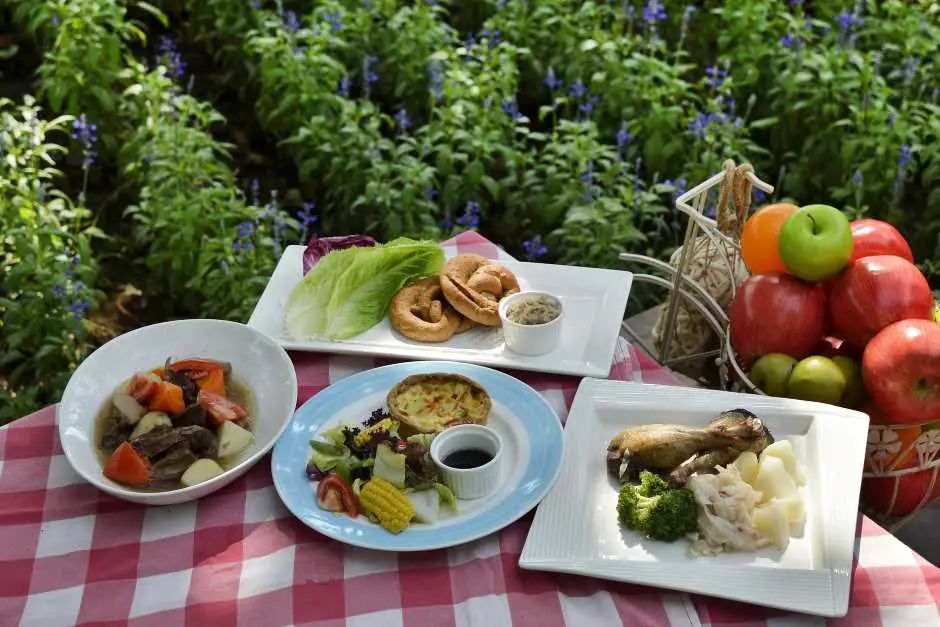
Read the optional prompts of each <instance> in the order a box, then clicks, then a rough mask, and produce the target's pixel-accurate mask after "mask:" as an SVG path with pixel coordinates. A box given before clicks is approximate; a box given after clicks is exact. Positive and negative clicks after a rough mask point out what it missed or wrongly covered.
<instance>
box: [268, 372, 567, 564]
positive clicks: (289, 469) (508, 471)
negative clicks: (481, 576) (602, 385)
mask: <svg viewBox="0 0 940 627" xmlns="http://www.w3.org/2000/svg"><path fill="white" fill-rule="evenodd" d="M430 372H447V373H454V374H460V375H463V376H466V377H469V378H471V379H473V380H474V381H476V382H477V383H479V384H480V385H482V386H483V387H484V388H485V389H486V391H487V392H488V393H489V395H490V397H491V398H492V400H493V410H492V413H491V414H490V419H489V422H488V425H489V426H490V427H491V428H493V429H494V430H496V431H497V432H498V433H499V435H500V436H502V439H503V447H504V448H503V451H504V452H503V454H504V455H505V458H504V459H503V462H502V477H501V481H500V484H499V488H498V489H497V490H496V491H495V492H494V493H493V494H491V495H490V496H488V497H486V498H483V499H475V500H471V501H458V503H457V505H458V507H457V509H458V511H457V513H456V514H444V513H443V510H442V518H441V519H440V520H439V521H438V522H437V523H435V524H433V525H422V524H413V525H411V526H409V527H408V528H407V529H405V530H404V531H402V532H401V533H400V534H398V535H395V534H391V533H389V532H388V531H386V530H385V529H383V528H381V527H380V526H378V525H376V524H373V523H371V522H370V521H369V520H367V519H366V518H365V517H363V516H360V517H359V518H356V519H351V518H349V517H348V516H342V515H338V514H334V513H332V512H327V511H324V510H322V509H320V507H319V506H318V505H317V503H316V494H315V486H316V484H315V483H313V482H311V481H310V480H309V479H307V477H306V475H305V473H304V469H305V467H306V465H307V460H308V459H309V457H310V440H311V439H313V438H314V437H316V434H317V433H319V432H320V431H321V430H324V429H328V428H330V427H332V426H333V425H335V424H337V423H339V422H361V421H362V420H364V419H365V418H367V417H368V416H369V414H371V413H372V411H373V410H375V409H377V408H379V407H385V396H386V394H388V391H389V390H390V389H391V388H392V387H394V385H395V384H396V383H398V382H399V381H401V380H402V379H404V378H405V377H407V376H409V375H412V374H421V373H430ZM564 446H565V445H564V436H563V434H562V427H561V422H560V421H559V420H558V416H556V415H555V412H554V410H552V408H551V406H550V405H549V404H548V403H547V402H546V401H545V400H544V399H543V398H542V397H541V396H540V395H539V394H538V392H536V391H535V390H533V389H532V388H531V387H529V386H528V385H526V384H525V383H522V382H521V381H519V380H518V379H516V378H514V377H511V376H509V375H508V374H504V373H502V372H499V371H497V370H492V369H490V368H485V367H483V366H476V365H472V364H462V363H455V362H448V361H421V362H409V363H402V364H393V365H390V366H384V367H381V368H376V369H374V370H369V371H366V372H362V373H359V374H356V375H353V376H351V377H348V378H346V379H343V380H342V381H340V382H338V383H335V384H333V385H331V386H329V387H328V388H326V389H325V390H323V391H322V392H320V393H319V394H317V395H316V396H314V397H313V398H311V399H310V400H308V401H307V402H306V403H304V404H303V406H301V407H300V409H298V410H297V412H296V413H295V414H294V417H293V418H292V419H291V423H290V425H289V426H288V427H287V431H286V432H285V433H284V435H283V436H282V437H281V439H280V440H278V443H277V444H276V445H275V447H274V455H273V458H272V461H271V469H272V472H273V474H274V486H275V488H276V489H277V493H278V495H279V496H280V497H281V500H282V501H284V504H285V505H286V506H287V508H288V509H289V510H290V511H291V513H293V514H294V515H295V516H296V517H297V518H299V519H300V520H301V521H302V522H303V523H304V524H306V525H307V526H308V527H310V528H312V529H315V530H316V531H319V532H320V533H322V534H324V535H326V536H329V537H331V538H334V539H336V540H339V541H340V542H345V543H347V544H352V545H355V546H360V547H364V548H368V549H377V550H381V551H425V550H431V549H441V548H445V547H449V546H455V545H458V544H463V543H465V542H470V541H472V540H476V539H478V538H482V537H483V536H486V535H489V534H491V533H493V532H495V531H499V530H500V529H502V528H503V527H505V526H507V525H509V524H511V523H513V522H514V521H516V520H518V519H519V518H521V517H522V516H523V515H524V514H526V513H527V512H528V511H530V510H531V509H532V508H533V507H535V506H536V505H537V504H538V503H539V501H541V500H542V498H543V497H544V496H545V495H546V494H547V493H548V490H549V489H550V488H551V487H552V484H554V482H555V479H556V478H557V477H558V471H559V470H560V469H561V462H562V458H563V456H564Z"/></svg>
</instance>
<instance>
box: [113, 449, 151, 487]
mask: <svg viewBox="0 0 940 627" xmlns="http://www.w3.org/2000/svg"><path fill="white" fill-rule="evenodd" d="M104 476H105V477H107V478H108V479H111V480H113V481H119V482H121V483H127V484H129V485H141V484H143V483H147V482H148V481H150V462H148V461H147V458H146V457H143V456H142V455H140V453H138V452H137V451H135V450H134V447H133V446H131V445H130V443H129V442H122V443H121V445H120V446H119V447H117V449H116V450H115V451H114V452H113V453H112V454H111V457H109V458H108V462H107V463H106V464H105V466H104Z"/></svg>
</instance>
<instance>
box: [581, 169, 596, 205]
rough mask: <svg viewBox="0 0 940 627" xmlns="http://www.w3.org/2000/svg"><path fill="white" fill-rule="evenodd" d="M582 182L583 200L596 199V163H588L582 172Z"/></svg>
mask: <svg viewBox="0 0 940 627" xmlns="http://www.w3.org/2000/svg"><path fill="white" fill-rule="evenodd" d="M579 178H580V179H581V182H582V183H584V192H583V193H582V194H581V200H582V201H583V202H591V201H592V200H594V164H593V163H588V165H587V169H586V170H585V171H584V172H582V173H581V175H580V177H579Z"/></svg>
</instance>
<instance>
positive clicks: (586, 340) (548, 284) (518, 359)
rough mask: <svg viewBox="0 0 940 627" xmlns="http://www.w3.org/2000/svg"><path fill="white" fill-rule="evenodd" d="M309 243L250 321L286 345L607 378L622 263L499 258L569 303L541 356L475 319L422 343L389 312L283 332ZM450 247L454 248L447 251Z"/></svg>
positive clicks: (286, 262)
mask: <svg viewBox="0 0 940 627" xmlns="http://www.w3.org/2000/svg"><path fill="white" fill-rule="evenodd" d="M445 250H447V249H445ZM303 251H304V247H303V246H288V247H287V250H285V251H284V254H283V256H282V257H281V260H280V262H278V264H277V268H275V269H274V274H273V275H272V276H271V280H270V281H269V282H268V285H267V287H265V289H264V293H263V294H262V295H261V299H260V300H259V301H258V304H257V305H256V306H255V310H254V312H252V314H251V318H250V319H249V320H248V326H250V327H252V328H255V329H257V330H259V331H261V332H263V333H265V334H267V335H269V336H270V337H272V338H274V339H275V340H276V341H277V342H278V343H279V344H280V345H281V346H283V347H284V348H286V349H288V350H300V351H314V352H328V353H344V354H350V355H377V356H383V357H400V358H404V359H424V360H426V359H432V360H450V361H460V362H465V363H471V364H480V365H485V366H494V367H497V368H518V369H520V370H532V371H537V372H551V373H556V374H569V375H576V376H590V377H600V378H606V377H607V375H608V374H609V373H610V365H611V362H612V361H613V358H614V348H615V347H616V345H617V338H618V337H619V335H620V324H621V322H622V321H623V314H624V310H625V309H626V306H627V297H628V296H629V294H630V286H631V284H632V282H633V275H632V274H631V273H629V272H624V271H621V270H605V269H598V268H581V267H577V266H558V265H550V264H543V263H525V262H520V261H509V260H499V262H498V263H499V264H500V265H503V266H505V267H506V268H508V269H509V270H511V271H512V272H513V273H515V275H516V277H517V278H518V279H519V283H520V285H522V288H523V289H524V290H544V291H546V292H550V293H552V294H554V295H556V296H557V297H558V298H559V299H561V301H562V304H563V306H564V308H565V317H564V319H563V320H562V325H563V328H562V340H561V345H560V346H559V347H558V348H557V349H556V350H554V351H552V352H551V353H548V354H547V355H539V356H536V357H530V356H526V355H519V354H517V353H513V352H512V351H510V350H509V349H507V348H506V347H505V346H504V344H503V332H502V330H501V329H499V328H482V327H477V328H475V329H471V330H470V331H467V332H466V333H462V334H460V335H457V336H454V337H453V338H451V339H450V340H448V341H447V342H442V343H440V344H423V343H421V342H415V341H413V340H410V339H408V338H406V337H404V336H402V335H399V334H398V333H396V332H395V331H394V330H392V328H391V326H390V325H389V322H388V318H386V319H385V320H383V321H382V322H380V323H379V324H377V325H376V326H374V327H372V328H371V329H369V330H368V331H366V332H365V333H361V334H359V335H357V336H356V337H353V338H350V339H348V340H343V341H336V342H333V341H328V340H294V339H289V338H287V337H285V336H284V331H283V326H284V313H283V312H284V306H285V304H286V303H287V298H288V297H289V296H290V293H291V291H292V290H293V289H294V286H296V285H297V283H299V282H300V279H301V278H302V276H303V261H302V260H303ZM452 254H453V253H452V252H451V251H448V256H452Z"/></svg>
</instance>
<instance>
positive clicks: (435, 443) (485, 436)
mask: <svg viewBox="0 0 940 627" xmlns="http://www.w3.org/2000/svg"><path fill="white" fill-rule="evenodd" d="M472 449H476V450H481V451H483V452H485V453H487V454H488V455H491V456H492V459H491V460H490V461H488V462H486V463H485V464H483V465H482V466H477V467H476V468H454V467H452V466H448V465H447V464H445V463H444V460H445V459H446V458H447V456H448V455H450V454H451V453H456V452H457V451H466V450H472ZM502 452H503V441H502V438H500V437H499V434H498V433H496V432H495V431H493V430H492V429H490V428H489V427H484V426H483V425H459V426H456V427H450V428H449V429H445V430H444V431H442V432H441V433H440V434H438V436H437V437H436V438H434V439H433V440H432V441H431V460H432V461H433V462H434V463H435V464H436V465H437V467H438V468H439V469H440V471H441V475H442V478H443V480H444V485H446V486H447V487H449V488H450V489H451V491H452V492H453V493H454V496H456V497H457V498H458V499H463V500H471V499H478V498H482V497H484V496H486V495H487V494H489V493H490V492H492V491H493V490H495V489H496V488H497V487H499V479H500V466H501V465H502V462H503V455H502Z"/></svg>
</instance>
